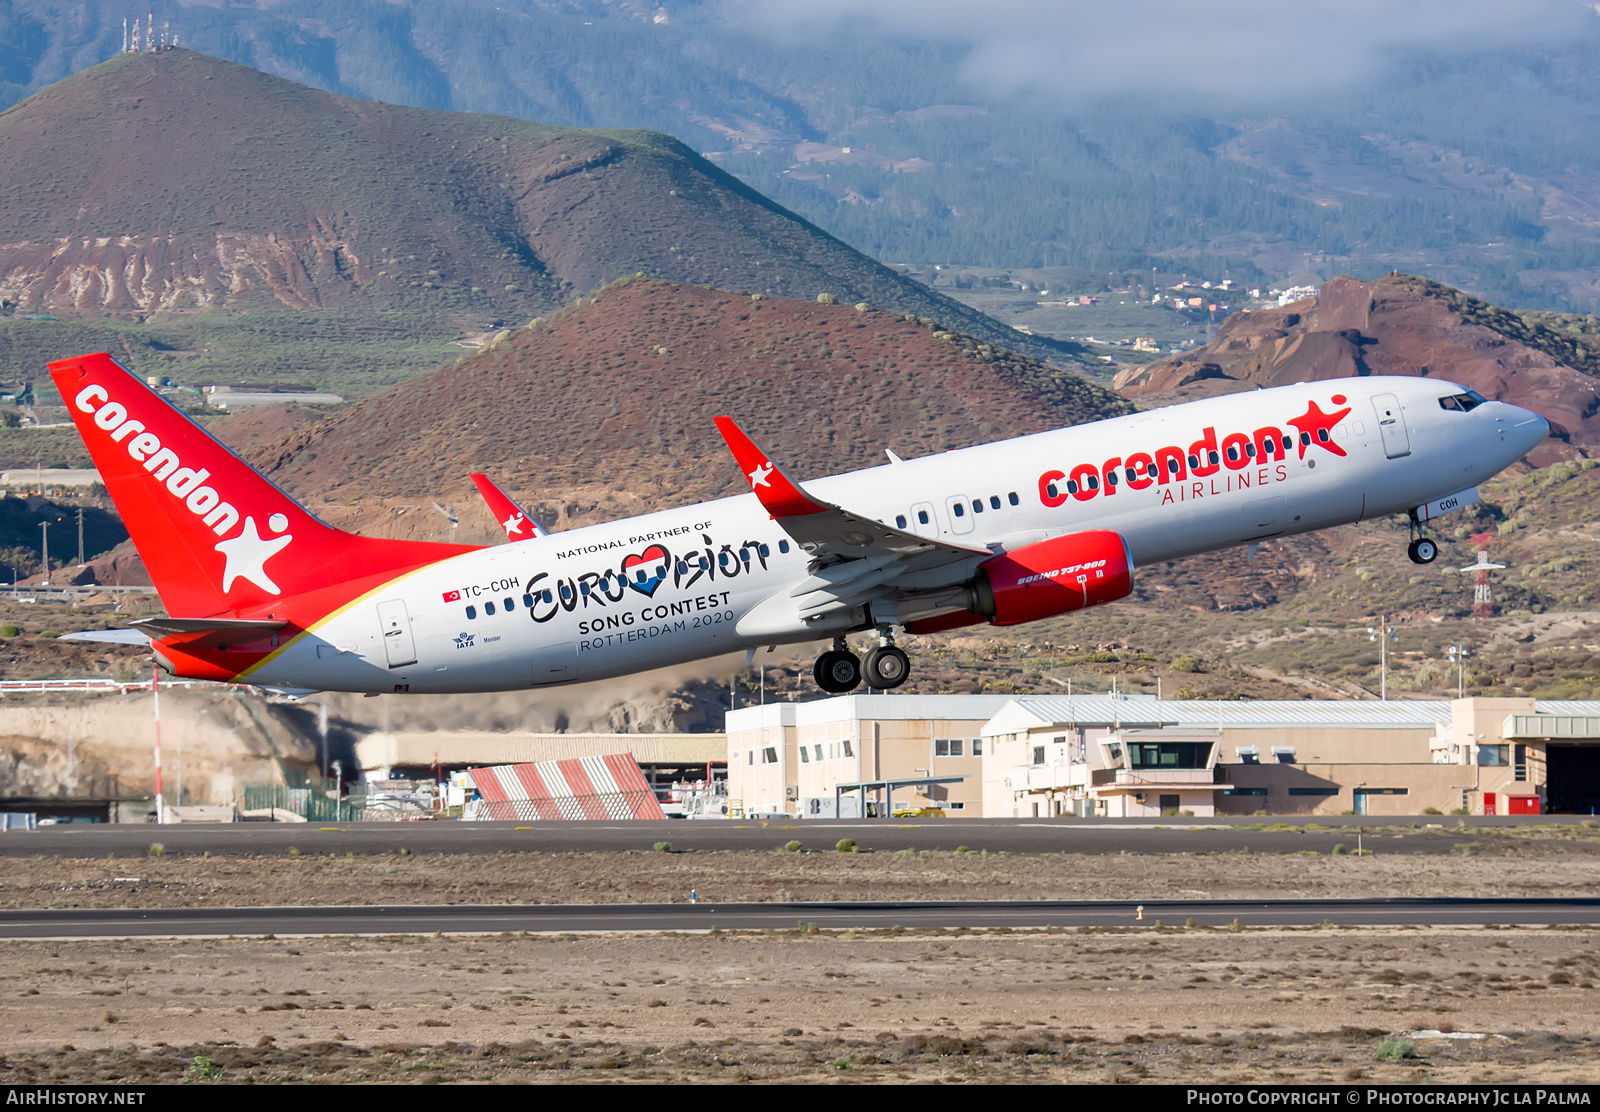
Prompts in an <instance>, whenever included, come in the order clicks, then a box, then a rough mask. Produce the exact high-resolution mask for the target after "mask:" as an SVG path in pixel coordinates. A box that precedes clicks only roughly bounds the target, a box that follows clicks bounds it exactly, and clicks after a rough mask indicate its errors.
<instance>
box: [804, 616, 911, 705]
mask: <svg viewBox="0 0 1600 1112" xmlns="http://www.w3.org/2000/svg"><path fill="white" fill-rule="evenodd" d="M878 636H879V644H878V647H877V648H875V649H873V650H872V651H871V652H869V653H868V654H867V660H866V664H865V666H863V665H862V662H861V658H860V657H858V656H856V654H855V653H853V652H851V651H850V649H849V647H848V646H847V645H846V644H845V640H844V638H843V637H836V638H834V640H833V648H832V649H830V650H828V651H827V652H825V653H823V654H822V655H821V656H819V657H817V663H816V666H815V667H814V668H812V670H811V674H812V676H814V677H815V678H816V681H817V686H818V687H820V688H822V690H824V691H826V692H828V693H829V694H830V695H843V694H844V693H845V692H847V691H854V690H855V689H856V688H857V687H859V686H861V681H862V679H865V680H866V681H867V686H868V687H876V688H878V689H879V690H880V691H889V690H892V689H894V688H896V687H899V686H900V685H901V684H903V683H905V682H906V680H908V679H910V678H911V658H910V657H908V656H907V655H906V654H905V650H904V649H901V648H899V647H898V646H896V645H895V643H894V641H893V640H892V639H891V638H890V635H889V632H888V631H887V630H880V631H879V634H878Z"/></svg>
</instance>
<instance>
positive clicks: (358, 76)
mask: <svg viewBox="0 0 1600 1112" xmlns="http://www.w3.org/2000/svg"><path fill="white" fill-rule="evenodd" d="M750 7H751V6H750V5H748V4H736V3H720V2H709V0H708V2H699V0H685V2H682V3H675V4H670V5H658V4H645V3H640V2H638V0H451V2H449V3H439V2H437V0H429V2H424V0H229V2H228V3H226V4H223V3H220V2H205V3H201V2H187V3H184V4H182V5H179V6H176V7H169V8H168V9H167V10H166V11H164V12H162V13H157V14H158V15H159V16H160V20H158V22H157V24H156V27H157V30H158V31H159V30H160V28H161V24H162V22H163V21H166V20H169V19H170V21H171V31H172V32H173V33H175V34H177V35H179V36H180V37H181V41H182V42H183V43H184V44H185V45H186V46H194V47H197V48H198V49H201V50H204V51H206V52H208V53H211V54H214V55H217V56H219V57H224V58H228V59H230V60H232V61H235V62H240V63H244V64H247V65H251V66H254V67H255V68H257V69H261V70H265V71H267V72H269V73H273V74H276V75H278V76H280V77H284V78H287V79H290V80H294V81H298V82H300V83H303V84H307V85H313V86H316V87H317V88H320V89H324V90H327V91H329V92H334V93H340V94H344V95H347V96H359V97H365V98H369V99H373V100H381V101H388V102H391V103H403V104H408V105H411V106H414V107H421V108H434V109H452V110H456V111H469V112H492V113H497V114H501V115H508V116H516V117H520V118H523V119H532V120H539V121H542V122H545V123H551V124H561V125H566V126H573V127H612V128H616V127H631V128H648V129H653V130H657V131H664V132H668V133H670V134H672V135H675V136H677V137H679V138H680V139H681V140H682V141H683V142H684V143H685V144H687V145H688V146H689V147H690V148H692V149H694V150H696V151H700V152H704V153H707V154H708V155H709V156H710V157H711V158H712V159H713V160H715V161H717V162H718V163H719V164H720V165H721V166H723V168H725V169H727V170H728V171H730V172H731V173H733V174H735V175H737V176H738V177H739V178H740V179H741V180H742V181H744V182H745V183H746V184H748V185H750V186H752V187H754V188H756V189H758V190H760V191H761V192H762V193H764V194H766V195H768V196H770V197H772V198H774V199H775V200H776V201H778V202H779V203H781V204H782V205H784V206H786V207H787V208H788V209H790V210H792V211H794V212H797V213H799V214H800V215H801V216H803V217H804V218H805V219H806V220H808V221H810V222H812V223H813V224H815V225H816V226H818V227H820V228H823V229H825V230H826V231H828V232H829V233H831V234H833V235H835V236H838V237H840V238H841V239H844V240H845V241H847V242H849V243H851V244H852V245H854V246H856V247H857V248H859V249H861V250H862V251H865V252H866V253H868V254H870V255H872V256H874V257H876V258H880V259H882V260H883V261H885V262H891V263H892V262H913V263H919V264H923V265H926V264H932V263H944V264H960V265H966V266H983V267H1010V268H1034V267H1046V266H1049V267H1055V266H1070V267H1075V268H1079V269H1080V270H1081V271H1082V272H1083V280H1084V283H1085V289H1084V290H1083V292H1093V287H1092V286H1090V285H1088V283H1090V282H1099V283H1106V282H1108V281H1109V283H1110V284H1111V285H1118V284H1126V282H1125V278H1126V276H1127V275H1128V274H1129V273H1133V274H1148V272H1149V271H1150V269H1151V268H1152V267H1155V268H1158V269H1159V270H1160V272H1161V273H1162V274H1163V275H1165V274H1168V273H1171V274H1186V275H1187V276H1193V277H1197V278H1210V279H1213V280H1217V279H1220V278H1223V277H1232V278H1233V279H1234V280H1235V281H1236V282H1238V283H1241V284H1246V285H1255V284H1262V285H1265V284H1268V283H1272V282H1277V281H1284V282H1285V283H1286V284H1287V281H1288V280H1290V279H1296V280H1299V279H1303V278H1309V277H1312V276H1315V277H1317V278H1318V279H1319V280H1322V279H1326V278H1329V277H1332V276H1334V275H1335V274H1340V273H1352V274H1357V275H1360V276H1363V277H1369V278H1375V277H1378V276H1381V275H1382V274H1383V273H1385V272H1387V271H1389V270H1391V269H1402V270H1407V271H1410V272H1414V273H1423V274H1427V275H1429V276H1431V277H1433V278H1435V279H1436V280H1439V281H1444V282H1448V283H1450V284H1452V285H1455V286H1458V287H1461V288H1465V289H1468V290H1471V291H1472V292H1474V293H1475V294H1476V295H1478V296H1482V297H1486V298H1489V299H1490V300H1494V301H1497V302H1499V303H1502V304H1509V305H1519V306H1526V307H1539V308H1548V307H1559V308H1568V309H1575V310H1582V311H1588V312H1593V311H1595V309H1596V307H1597V305H1600V216H1597V214H1600V188H1597V186H1596V183H1597V182H1600V174H1597V172H1596V171H1597V170H1600V151H1597V149H1596V147H1595V145H1594V143H1593V142H1592V136H1593V135H1594V133H1595V131H1596V129H1597V127H1600V80H1597V77H1600V51H1597V50H1596V49H1595V46H1596V37H1597V34H1600V21H1595V20H1592V19H1585V20H1582V21H1576V20H1575V21H1574V23H1573V24H1572V34H1571V35H1570V38H1569V40H1568V41H1566V42H1565V43H1560V44H1551V43H1548V42H1547V43H1545V44H1543V45H1528V44H1525V43H1520V42H1508V43H1503V44H1502V43H1496V42H1486V41H1483V39H1482V38H1478V39H1477V40H1476V41H1474V40H1473V36H1472V35H1471V34H1469V33H1467V32H1463V33H1462V37H1461V39H1460V41H1459V42H1457V41H1454V40H1448V41H1447V38H1446V36H1443V35H1438V36H1434V35H1428V34H1424V35H1423V36H1422V39H1423V40H1424V41H1426V40H1427V39H1429V38H1432V39H1433V41H1434V42H1436V43H1437V44H1438V45H1437V46H1436V48H1435V49H1432V50H1429V49H1426V48H1423V47H1417V48H1402V47H1390V48H1388V49H1386V50H1384V51H1383V52H1384V54H1385V59H1384V64H1383V65H1381V66H1379V67H1377V69H1376V71H1375V72H1373V73H1370V74H1363V75H1362V77H1361V79H1360V80H1358V81H1354V82H1352V83H1351V84H1350V85H1348V86H1347V87H1344V88H1340V89H1338V90H1336V91H1334V92H1331V93H1329V94H1326V95H1321V96H1299V97H1296V96H1293V95H1291V94H1289V93H1286V92H1284V91H1282V90H1280V89H1278V88H1275V87H1274V88H1264V86H1265V85H1266V83H1265V82H1263V81H1262V80H1261V79H1260V76H1259V74H1241V75H1239V79H1238V80H1237V81H1236V82H1233V84H1235V85H1236V86H1237V88H1236V89H1235V90H1234V91H1233V92H1231V93H1230V94H1229V96H1228V98H1227V99H1228V103H1227V104H1226V105H1219V104H1218V103H1217V102H1216V100H1215V98H1212V99H1210V100H1208V99H1206V98H1203V97H1196V96H1190V95H1186V94H1182V93H1179V94H1176V95H1173V94H1172V93H1168V94H1166V95H1163V94H1161V93H1160V92H1157V91H1155V90H1160V89H1171V88H1173V86H1174V77H1173V71H1174V70H1177V71H1184V70H1190V71H1193V72H1194V73H1196V74H1202V73H1205V72H1207V71H1210V76H1212V77H1215V70H1216V67H1217V65H1218V61H1217V59H1216V58H1215V57H1213V56H1211V55H1209V54H1208V53H1207V47H1206V43H1204V42H1197V43H1195V44H1194V47H1193V56H1192V57H1189V58H1182V57H1181V56H1177V58H1178V60H1176V61H1175V60H1174V58H1175V54H1174V52H1173V47H1172V45H1171V44H1170V43H1166V44H1164V45H1156V44H1155V43H1152V44H1151V48H1150V50H1149V53H1148V57H1149V59H1150V68H1151V74H1150V76H1151V85H1152V93H1151V94H1150V95H1146V96H1137V95H1127V96H1107V97H1104V98H1100V99H1096V98H1094V97H1092V96H1090V97H1086V98H1083V99H1081V100H1076V101H1071V102H1067V103H1063V102H1062V101H1061V100H1060V99H1059V98H1057V97H1054V96H1052V95H1050V93H1049V91H1048V90H1046V89H1039V90H1030V91H1028V92H1026V93H1018V94H1015V95H1012V94H1010V93H1007V92H996V91H995V87H996V86H1001V87H1004V86H1008V85H1010V84H1011V82H1010V81H1009V78H1010V77H1011V76H1012V75H1011V74H1008V73H1002V74H998V75H997V74H996V73H995V72H994V70H995V69H997V68H1003V63H1001V64H998V65H997V64H996V63H995V61H994V59H993V58H990V59H989V63H990V64H989V66H988V67H987V68H988V73H987V75H986V76H987V77H989V78H991V79H994V78H997V77H998V80H994V81H992V82H991V83H988V84H986V83H985V82H984V80H983V77H984V76H985V73H984V69H985V67H984V66H982V65H980V64H975V63H978V62H979V61H980V60H979V59H977V58H975V57H974V50H973V46H972V43H971V42H967V41H962V40H961V38H960V37H959V36H956V37H953V38H952V37H949V36H943V35H941V34H940V33H939V32H938V30H937V27H938V26H940V23H939V20H938V19H937V18H934V19H931V20H929V21H926V22H925V21H923V20H915V19H908V20H895V21H893V23H894V24H895V26H894V27H893V28H885V27H883V26H877V27H875V26H873V22H872V19H871V14H872V13H871V9H870V6H869V8H868V9H863V10H862V11H861V12H860V13H859V17H858V18H855V19H852V20H850V21H849V22H848V23H844V24H842V25H841V26H840V27H839V28H838V29H837V30H836V31H835V32H834V33H833V34H831V35H825V36H822V37H804V36H795V37H785V38H780V37H777V36H774V35H764V34H760V33H757V31H756V30H755V29H754V24H753V23H752V21H751V20H750V19H748V18H746V17H747V16H748V15H749V12H748V9H749V8H750ZM758 7H759V6H758ZM1574 11H1577V9H1576V8H1575V9H1574ZM135 14H137V10H136V8H130V6H129V5H126V4H121V3H113V2H112V0H74V2H73V3H71V4H62V3H59V2H58V0H0V44H3V45H0V107H3V106H5V105H6V104H9V103H10V102H12V101H13V100H16V99H20V98H21V97H24V96H26V95H28V94H30V93H33V92H36V91H38V90H40V89H43V88H45V87H46V86H48V85H49V84H50V83H51V82H54V81H58V80H60V79H61V78H64V77H66V76H68V75H69V74H72V73H73V72H75V71H77V70H79V69H82V68H84V67H86V66H91V65H94V64H95V63H98V62H101V61H104V60H105V59H107V58H110V57H112V56H113V55H114V54H115V53H116V52H117V51H118V50H119V49H120V48H121V45H122V35H123V29H124V26H125V20H126V19H127V17H128V16H130V15H135ZM1012 14H1013V15H1014V13H1012ZM1537 18H1538V17H1537V16H1534V15H1531V14H1530V15H1529V16H1528V19H1529V20H1530V21H1532V20H1534V19H1537ZM1002 22H1004V20H1002V19H999V18H997V19H996V23H997V24H998V23H1002ZM1222 22H1225V21H1219V25H1221V23H1222ZM1275 22H1285V23H1291V22H1294V20H1292V19H1290V20H1284V21H1275ZM1422 22H1423V23H1426V22H1427V21H1426V20H1424V21H1422ZM1469 22H1470V21H1469ZM924 26H926V27H928V28H929V29H928V30H927V31H926V32H923V31H921V30H920V28H923V27H924ZM1392 29H1393V28H1392V27H1391V28H1390V30H1392ZM1418 29H1419V30H1420V27H1419V28H1418ZM1163 37H1164V36H1163V35H1162V34H1161V33H1160V31H1159V30H1157V31H1155V32H1152V33H1151V34H1150V35H1149V38H1150V39H1152V40H1160V39H1162V38H1163ZM1143 40H1144V36H1143V35H1142V34H1141V42H1143ZM1377 41H1380V42H1381V41H1383V40H1382V39H1381V37H1380V38H1379V39H1378V40H1377ZM1406 41H1408V42H1409V41H1411V40H1410V38H1409V36H1407V37H1406ZM1304 48H1305V49H1307V50H1309V51H1313V52H1315V51H1317V50H1318V45H1317V44H1316V43H1307V44H1305V46H1304ZM1321 62H1322V59H1318V63H1319V64H1320V63H1321ZM1130 68H1135V67H1130ZM1310 68H1312V69H1315V68H1317V67H1316V66H1312V67H1310ZM1131 76H1132V78H1133V81H1134V83H1135V84H1137V83H1138V81H1139V78H1140V75H1139V74H1138V73H1134V74H1132V75H1131ZM1176 80H1177V83H1178V87H1180V88H1181V87H1182V77H1181V73H1180V76H1179V77H1178V78H1177V79H1176ZM1023 84H1024V85H1025V84H1026V82H1023ZM1197 84H1199V85H1201V86H1205V85H1207V84H1208V82H1207V81H1205V80H1201V81H1198V82H1197ZM1113 272H1115V280H1112V279H1113ZM662 273H663V275H664V276H674V277H678V276H680V275H675V274H673V275H668V274H667V273H666V272H662ZM933 315H938V314H933Z"/></svg>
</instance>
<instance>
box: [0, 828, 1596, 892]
mask: <svg viewBox="0 0 1600 1112" xmlns="http://www.w3.org/2000/svg"><path fill="white" fill-rule="evenodd" d="M153 829H154V828H152V830H153ZM787 836H788V835H787V834H786V833H784V832H783V831H774V837H773V840H774V842H777V841H778V840H779V839H780V838H785V837H787ZM1460 837H1461V839H1462V841H1461V842H1460V844H1459V852H1457V853H1453V854H1450V855H1440V854H1426V855H1421V854H1418V855H1413V854H1403V853H1392V852H1391V853H1381V854H1372V855H1369V856H1364V857H1363V856H1357V855H1356V854H1355V853H1353V852H1352V853H1349V854H1344V855H1332V854H1318V853H1311V852H1306V853H1291V854H1281V853H1190V854H1178V853H1173V854H1132V853H1123V854H1107V855H1093V854H1065V853H1062V854H1009V853H954V852H951V853H945V852H910V851H902V852H894V853H888V852H886V853H835V852H832V851H831V850H821V851H815V852H812V851H806V852H800V853H783V852H778V851H776V850H774V851H770V852H757V851H744V852H740V851H713V852H703V853H681V852H675V853H652V852H650V851H648V850H646V851H640V852H633V853H501V854H493V855H483V856H462V855H450V854H410V855H404V856H402V855H399V854H395V855H392V856H382V857H377V856H360V857H357V856H344V855H339V854H336V853H329V852H328V851H327V850H326V849H319V848H318V847H319V845H320V846H326V845H327V839H330V838H337V834H336V833H330V834H321V833H319V832H318V831H315V830H308V831H307V834H306V842H305V847H304V852H300V853H298V854H297V855H293V856H285V857H194V856H173V855H163V856H147V857H141V858H138V859H131V860H130V859H127V858H110V859H101V860H73V859H57V858H43V857H35V858H22V857H6V858H0V907H10V908H30V907H31V908H71V907H109V908H133V907H228V906H266V905H284V904H297V905H326V904H343V903H355V904H395V903H400V904H434V903H473V904H497V903H675V902H685V901H687V900H688V898H689V892H690V890H691V889H693V890H695V891H696V892H697V893H698V894H699V898H700V899H701V900H703V901H712V902H719V901H720V902H752V901H777V902H788V901H793V900H828V901H832V900H949V899H964V900H1034V899H1113V900H1132V899H1145V900H1154V899H1253V898H1258V897H1259V898H1280V899H1297V898H1355V897H1384V896H1516V897H1541V896H1546V897H1556V896H1592V895H1594V894H1595V893H1596V892H1597V891H1600V852H1597V849H1600V837H1597V836H1596V833H1595V831H1593V830H1591V829H1589V828H1585V827H1568V828H1565V829H1561V828H1550V829H1545V830H1533V829H1524V830H1517V831H1501V832H1496V831H1486V830H1472V831H1470V832H1469V831H1465V830H1463V831H1462V832H1461V834H1460ZM1349 848H1350V849H1351V850H1354V849H1355V848H1356V842H1355V836H1354V835H1352V836H1351V838H1350V845H1349Z"/></svg>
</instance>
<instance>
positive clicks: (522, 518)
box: [472, 471, 550, 541]
mask: <svg viewBox="0 0 1600 1112" xmlns="http://www.w3.org/2000/svg"><path fill="white" fill-rule="evenodd" d="M472 481H473V483H475V484H476V485H477V487H478V493H479V494H481V495H483V500H484V501H485V502H487V503H489V512H490V513H492V514H494V519H495V521H497V522H499V523H500V528H502V529H504V530H505V531H506V540H508V541H526V540H532V539H533V538H534V537H548V536H549V535H550V531H549V530H548V529H546V528H544V527H543V526H542V525H540V524H539V523H538V522H537V521H535V520H533V518H531V517H529V516H528V515H527V514H526V513H524V512H523V510H522V507H521V506H519V505H517V504H516V503H515V502H513V501H512V500H511V496H510V495H509V494H507V493H506V492H505V491H503V490H501V489H500V488H499V487H497V486H495V485H494V480H493V479H491V478H489V476H487V475H484V474H480V473H479V472H476V471H474V472H473V473H472Z"/></svg>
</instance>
